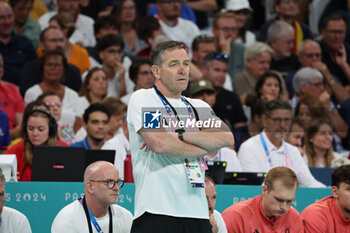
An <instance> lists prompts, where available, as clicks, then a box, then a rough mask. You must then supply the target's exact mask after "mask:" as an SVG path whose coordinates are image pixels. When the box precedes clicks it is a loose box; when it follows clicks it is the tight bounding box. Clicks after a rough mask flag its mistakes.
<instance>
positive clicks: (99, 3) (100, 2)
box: [79, 0, 109, 19]
mask: <svg viewBox="0 0 350 233" xmlns="http://www.w3.org/2000/svg"><path fill="white" fill-rule="evenodd" d="M79 3H80V4H79V7H80V13H81V14H83V15H87V16H89V17H90V18H92V19H96V18H97V17H98V16H99V15H100V14H105V13H109V12H105V7H106V5H105V1H104V0H82V1H79Z"/></svg>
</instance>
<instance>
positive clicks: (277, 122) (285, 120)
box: [267, 116, 292, 125]
mask: <svg viewBox="0 0 350 233" xmlns="http://www.w3.org/2000/svg"><path fill="white" fill-rule="evenodd" d="M267 117H268V118H270V119H271V120H272V121H273V123H274V124H276V125H277V124H278V125H279V124H281V123H282V122H283V123H284V124H290V122H291V121H292V118H290V117H289V118H279V117H274V118H272V117H270V116H267Z"/></svg>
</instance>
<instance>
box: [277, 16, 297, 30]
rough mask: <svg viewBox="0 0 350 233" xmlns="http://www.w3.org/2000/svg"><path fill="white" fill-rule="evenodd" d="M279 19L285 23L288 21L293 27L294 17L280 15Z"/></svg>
mask: <svg viewBox="0 0 350 233" xmlns="http://www.w3.org/2000/svg"><path fill="white" fill-rule="evenodd" d="M279 19H280V20H282V21H284V22H286V23H289V24H290V25H291V26H292V27H294V21H295V17H291V16H283V15H280V16H279Z"/></svg>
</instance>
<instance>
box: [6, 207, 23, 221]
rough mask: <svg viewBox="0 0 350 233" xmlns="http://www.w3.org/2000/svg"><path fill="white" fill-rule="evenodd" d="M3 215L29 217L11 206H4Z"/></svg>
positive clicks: (19, 217) (20, 217)
mask: <svg viewBox="0 0 350 233" xmlns="http://www.w3.org/2000/svg"><path fill="white" fill-rule="evenodd" d="M2 216H4V217H5V216H6V217H8V218H18V219H26V218H27V217H26V216H25V215H24V214H22V213H21V212H19V211H18V210H15V209H13V208H11V207H7V206H4V208H3V213H2Z"/></svg>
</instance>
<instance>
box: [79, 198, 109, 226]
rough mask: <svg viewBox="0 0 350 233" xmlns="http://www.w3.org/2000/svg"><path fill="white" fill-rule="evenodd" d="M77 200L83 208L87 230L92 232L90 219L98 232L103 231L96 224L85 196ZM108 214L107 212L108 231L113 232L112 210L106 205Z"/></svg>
mask: <svg viewBox="0 0 350 233" xmlns="http://www.w3.org/2000/svg"><path fill="white" fill-rule="evenodd" d="M79 202H80V204H81V205H82V206H83V208H84V211H85V215H86V219H87V222H88V226H89V232H90V233H92V227H91V224H90V221H91V222H92V224H93V225H94V227H95V229H96V231H97V232H98V233H103V231H102V229H101V227H100V225H99V224H98V222H97V221H96V219H95V217H94V215H93V214H92V213H91V211H90V209H89V208H88V207H87V205H86V201H85V197H83V198H80V199H79ZM108 214H109V233H113V227H112V226H113V219H112V211H111V207H110V206H109V207H108Z"/></svg>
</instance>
